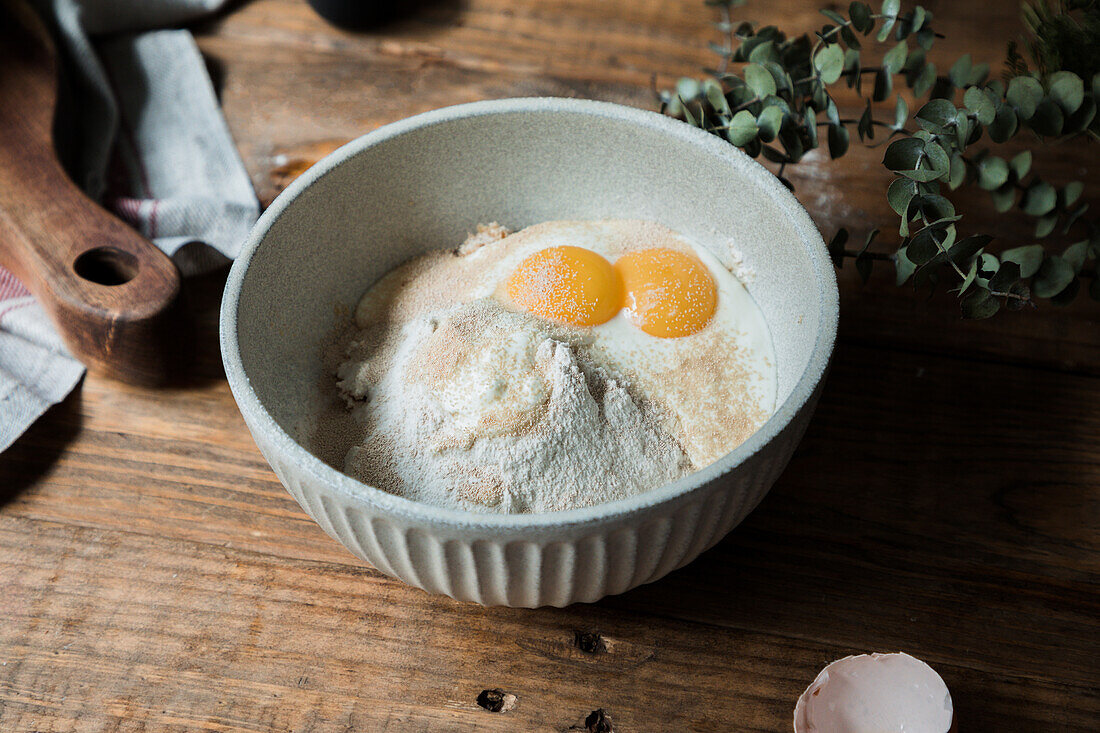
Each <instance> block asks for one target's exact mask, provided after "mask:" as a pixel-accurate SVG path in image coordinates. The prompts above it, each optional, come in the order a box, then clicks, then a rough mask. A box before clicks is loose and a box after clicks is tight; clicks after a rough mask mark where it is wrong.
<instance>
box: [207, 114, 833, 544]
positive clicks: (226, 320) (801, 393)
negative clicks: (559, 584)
mask: <svg viewBox="0 0 1100 733" xmlns="http://www.w3.org/2000/svg"><path fill="white" fill-rule="evenodd" d="M515 113H527V114H551V115H555V114H562V113H564V114H567V115H570V116H576V115H584V116H593V117H600V118H606V119H611V120H613V121H617V122H624V123H627V124H630V125H636V126H640V127H644V128H646V129H648V130H651V131H655V132H658V133H661V134H663V135H667V136H670V137H673V138H677V139H679V140H681V141H684V142H687V143H689V144H691V145H694V146H696V147H698V148H701V149H702V150H703V151H704V152H706V153H708V154H711V155H714V156H716V157H718V158H722V159H724V160H725V161H727V162H728V163H729V164H731V165H734V166H735V167H736V168H737V170H738V172H739V174H741V175H745V176H746V177H748V178H749V179H750V180H752V182H753V183H755V184H756V185H759V186H762V187H763V188H764V190H765V193H768V194H770V195H771V196H772V198H774V199H775V200H776V201H777V202H778V203H779V205H780V207H781V208H782V209H783V210H784V213H785V214H787V215H788V217H789V219H790V221H791V222H792V224H793V225H794V227H795V230H796V233H797V234H798V236H799V238H800V240H801V241H802V243H803V245H804V246H805V247H807V249H808V254H809V256H810V261H811V267H812V269H813V272H814V284H815V286H816V289H817V291H818V309H819V314H818V317H819V323H820V327H819V329H818V332H817V336H816V339H815V341H814V345H813V350H812V351H811V353H810V358H809V360H808V361H807V364H806V367H805V368H804V369H803V372H802V374H801V375H800V376H799V378H798V381H797V382H796V384H795V385H794V387H793V389H792V390H791V392H790V394H789V395H788V396H787V399H786V400H784V401H783V403H782V404H781V405H780V406H779V407H778V408H777V409H776V410H775V412H774V413H773V414H772V416H771V417H770V418H769V419H768V420H767V422H765V423H764V425H763V426H761V427H760V428H759V429H758V430H757V431H756V432H755V433H753V434H752V435H751V436H749V438H748V440H746V441H745V442H744V443H742V444H741V445H739V446H738V447H737V448H735V449H734V450H732V451H730V452H729V453H727V454H726V455H725V456H723V457H722V458H720V459H718V460H717V461H715V462H714V463H712V464H710V465H709V466H706V467H704V468H703V469H701V470H699V471H696V472H695V473H691V474H688V475H687V476H684V477H682V478H680V479H678V480H676V481H673V482H671V483H668V484H665V485H663V486H660V487H658V488H656V489H652V490H650V491H647V492H644V493H642V494H638V495H635V496H631V497H627V498H625V499H617V500H615V501H611V502H605V503H602V504H595V505H592V506H587V507H581V508H577V509H567V510H564V511H559V512H546V513H538V514H479V513H475V512H467V511H463V510H459V509H451V508H447V507H440V506H436V505H433V504H427V503H424V502H419V501H415V500H412V499H406V498H404V497H401V496H397V495H395V494H390V493H388V492H385V491H383V490H381V489H378V488H375V487H373V486H370V485H369V484H365V483H363V482H361V481H359V480H358V479H355V478H352V477H351V476H349V475H347V474H345V473H343V472H341V471H338V470H337V469H335V468H333V467H332V466H330V465H328V464H327V463H325V462H324V461H322V460H321V459H320V458H318V457H317V456H315V455H314V454H313V453H311V452H310V451H309V450H307V449H306V448H305V446H303V445H301V444H300V443H298V441H296V440H295V439H294V438H292V437H291V436H290V435H289V434H288V433H287V432H286V431H285V430H284V429H283V428H282V427H281V426H280V425H279V424H278V423H277V422H276V421H275V419H274V418H273V417H272V416H271V414H270V413H269V412H268V411H267V409H266V408H265V407H264V405H263V403H262V402H261V401H260V399H259V397H258V396H257V394H256V392H255V390H254V389H253V388H252V384H251V381H250V380H249V377H248V375H247V373H246V372H245V370H244V364H243V361H242V359H241V353H240V344H239V339H238V337H237V336H238V334H237V326H238V322H237V311H238V307H239V304H240V296H241V290H242V287H243V284H244V280H245V277H246V276H247V272H248V268H249V264H250V263H251V261H252V258H253V257H254V256H255V254H256V252H257V250H258V249H259V247H260V246H261V245H262V243H263V240H264V239H265V237H266V236H267V234H268V232H269V231H270V230H271V228H272V226H273V225H274V224H275V223H276V222H277V221H278V220H279V218H280V217H281V216H282V214H283V212H284V211H286V209H287V208H288V207H289V206H290V205H291V203H292V202H293V201H294V200H295V199H296V198H297V197H298V196H299V195H300V194H302V193H303V192H304V191H305V190H306V189H308V188H309V187H310V186H312V185H313V184H314V183H316V182H317V181H318V180H320V179H321V178H322V177H324V176H325V175H326V174H328V173H329V172H331V171H332V170H334V169H335V168H336V167H337V166H339V165H341V164H343V163H344V162H345V161H347V160H349V159H351V158H353V157H354V156H356V155H358V154H359V153H361V152H362V151H364V150H367V149H368V148H372V147H375V146H377V145H380V144H383V143H385V142H387V141H389V140H392V139H395V138H398V137H400V136H402V135H405V134H408V133H410V132H412V131H415V130H419V129H422V128H425V127H430V126H435V125H440V124H445V123H449V122H456V121H459V120H465V119H469V118H475V117H482V116H494V115H501V114H515ZM838 316H839V291H838V288H837V280H836V273H835V271H834V269H833V266H832V263H831V260H830V259H829V256H828V252H827V250H826V247H825V242H824V241H823V240H822V238H821V234H820V232H819V231H818V229H817V227H816V226H815V225H814V223H813V221H812V219H811V218H810V215H809V214H808V213H807V212H806V210H805V208H804V207H803V206H802V205H801V203H799V201H798V200H797V199H796V198H795V197H794V195H793V194H791V192H790V191H788V190H787V189H786V188H785V187H784V186H783V185H782V184H781V183H780V182H779V179H778V178H776V177H775V176H774V175H772V173H770V172H769V171H768V170H767V169H766V168H764V166H762V165H760V164H759V163H757V162H756V161H754V160H752V159H751V158H750V157H749V156H748V155H746V154H745V153H744V152H742V151H741V150H740V149H739V148H736V147H734V146H732V145H730V144H729V143H727V142H725V141H723V140H720V139H718V138H717V137H715V136H714V135H712V134H710V133H706V132H703V131H702V130H700V129H698V128H696V127H693V126H691V125H688V124H687V123H685V122H681V121H679V120H676V119H673V118H671V117H668V116H666V115H662V114H659V113H656V112H652V111H648V110H643V109H637V108H634V107H627V106H624V105H619V104H614V103H611V102H599V101H594V100H585V99H572V98H564V97H515V98H506V99H496V100H487V101H480V102H471V103H466V104H459V105H454V106H449V107H442V108H439V109H435V110H432V111H429V112H424V113H421V114H418V115H414V116H412V117H408V118H405V119H402V120H399V121H397V122H393V123H390V124H387V125H384V126H382V127H379V128H377V129H375V130H373V131H372V132H369V133H367V134H365V135H362V136H361V137H358V138H356V139H355V140H352V141H350V142H348V143H347V144H345V145H343V146H341V147H340V148H338V149H337V150H335V151H333V152H332V153H330V154H328V155H327V156H325V157H324V158H322V159H321V160H319V161H318V162H317V163H316V164H314V165H313V166H312V167H311V168H309V169H308V170H307V171H306V172H305V173H303V174H302V175H300V176H299V177H298V178H297V179H295V180H294V181H292V182H291V184H290V185H289V186H287V188H286V189H285V190H284V191H283V192H282V193H280V194H279V195H278V196H277V197H276V199H275V200H274V202H272V204H271V206H269V207H268V208H267V210H266V211H265V212H264V213H263V214H262V215H261V216H260V218H259V220H258V221H257V222H256V224H255V225H254V226H253V228H252V230H251V232H250V233H249V235H248V238H247V239H246V241H245V243H244V244H243V246H242V248H241V251H240V254H239V255H238V256H237V258H236V260H235V261H234V263H233V266H232V268H231V269H230V272H229V276H228V278H227V280H226V285H225V291H224V294H223V297H222V303H221V312H220V318H219V331H220V334H219V340H220V344H221V352H222V361H223V364H224V367H225V373H226V378H227V381H228V383H229V387H230V390H231V392H232V394H233V396H234V398H235V399H236V401H237V405H238V407H239V408H240V410H241V413H242V415H243V416H244V418H245V421H246V423H247V424H248V426H249V428H250V429H251V431H252V432H254V433H255V432H256V431H257V430H258V431H260V432H262V433H263V439H264V441H265V442H267V443H269V444H274V446H275V447H276V448H277V449H279V450H281V451H283V452H284V454H285V455H286V457H287V458H289V460H290V461H291V462H292V463H293V464H294V465H295V466H297V467H298V468H300V469H301V470H303V471H305V472H306V473H308V474H309V475H310V476H311V477H312V478H313V479H315V480H317V481H319V482H321V483H323V484H325V485H327V486H329V487H331V488H332V489H334V490H335V491H338V492H339V493H341V494H343V495H345V496H347V497H348V498H350V499H354V500H355V501H358V502H366V503H367V504H370V505H371V506H372V507H374V508H375V509H377V510H380V511H384V512H386V513H387V514H388V515H390V516H394V517H401V518H404V519H406V520H411V521H412V522H417V523H421V524H422V523H425V522H427V523H429V524H431V525H433V526H436V527H439V528H453V529H463V530H467V529H478V530H485V531H492V530H496V531H504V532H507V531H514V530H518V529H522V530H526V531H530V530H540V529H553V528H561V527H562V526H563V525H569V526H570V527H582V526H586V525H594V524H599V523H601V522H604V521H607V520H611V519H619V518H622V517H623V516H626V515H631V514H637V513H640V512H644V511H647V510H649V509H652V508H654V507H656V506H658V505H661V504H665V503H667V502H671V501H673V500H676V499H680V498H683V497H685V496H686V495H688V494H690V493H692V492H693V491H695V490H697V489H700V488H702V487H705V486H707V485H709V484H711V482H713V481H714V480H715V479H718V478H720V477H721V476H723V475H725V474H727V473H729V472H731V471H734V470H736V469H737V468H738V467H739V466H741V465H742V464H744V463H745V461H747V460H748V459H749V458H750V457H751V456H753V455H754V454H756V453H757V452H759V451H760V450H762V449H763V448H764V447H765V446H766V445H767V444H768V443H770V442H771V441H772V439H773V438H775V437H776V436H777V435H779V434H780V433H781V432H782V431H783V430H784V429H786V428H787V426H788V425H789V424H790V423H791V421H792V420H793V419H794V417H795V415H796V414H797V413H798V412H799V411H800V410H801V409H802V407H803V405H805V403H806V402H807V401H808V400H809V399H810V398H811V396H812V395H813V393H814V390H815V389H816V388H817V385H818V383H819V382H820V381H821V380H822V378H823V377H824V374H825V370H826V368H827V366H828V363H829V360H830V357H831V354H832V350H833V345H834V343H835V340H836V331H837V320H838Z"/></svg>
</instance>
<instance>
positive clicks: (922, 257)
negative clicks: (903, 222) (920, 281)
mask: <svg viewBox="0 0 1100 733" xmlns="http://www.w3.org/2000/svg"><path fill="white" fill-rule="evenodd" d="M939 251H940V248H939V245H938V243H937V242H936V240H935V238H934V237H933V234H932V230H931V229H930V228H928V227H926V228H924V229H922V230H921V231H919V232H917V234H916V235H915V236H914V237H913V239H912V240H910V242H909V245H908V246H907V247H906V248H905V256H906V257H908V258H909V259H910V260H912V261H913V263H914V264H915V265H917V266H918V267H920V266H921V265H925V264H927V263H928V262H929V261H930V260H931V259H932V258H933V257H935V256H936V255H937V254H938V253H939Z"/></svg>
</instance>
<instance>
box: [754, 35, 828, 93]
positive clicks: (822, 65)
mask: <svg viewBox="0 0 1100 733" xmlns="http://www.w3.org/2000/svg"><path fill="white" fill-rule="evenodd" d="M814 68H815V69H817V73H818V74H819V75H820V76H821V81H823V82H825V83H826V84H832V83H834V82H835V81H836V80H837V79H839V78H840V73H841V72H842V71H844V49H842V48H841V47H840V45H839V44H835V43H834V44H832V45H830V46H825V47H824V48H822V49H821V50H819V51H818V52H817V54H816V55H815V56H814ZM772 93H773V94H774V92H772Z"/></svg>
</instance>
